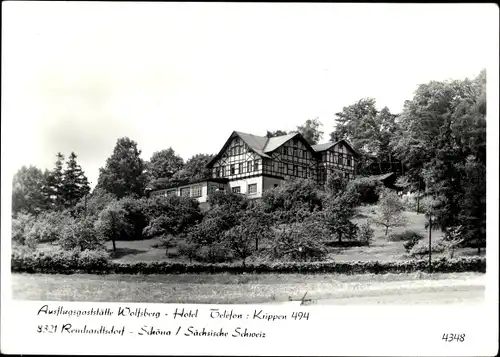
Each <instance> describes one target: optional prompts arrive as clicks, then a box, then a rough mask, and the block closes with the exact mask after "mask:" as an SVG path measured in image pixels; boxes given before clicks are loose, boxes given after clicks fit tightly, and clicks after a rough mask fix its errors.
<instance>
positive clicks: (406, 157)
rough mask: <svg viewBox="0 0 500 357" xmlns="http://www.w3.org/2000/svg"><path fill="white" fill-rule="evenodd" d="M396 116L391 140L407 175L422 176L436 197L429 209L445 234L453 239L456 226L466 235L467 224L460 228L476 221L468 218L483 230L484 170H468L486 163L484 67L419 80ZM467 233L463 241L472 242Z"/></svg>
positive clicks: (476, 231) (482, 167)
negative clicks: (454, 76)
mask: <svg viewBox="0 0 500 357" xmlns="http://www.w3.org/2000/svg"><path fill="white" fill-rule="evenodd" d="M399 122H400V127H401V130H400V131H399V135H398V136H396V137H395V140H394V142H393V146H394V148H395V150H396V153H397V155H399V158H400V159H401V160H403V161H404V163H405V165H406V166H407V167H408V168H409V170H408V175H410V176H412V177H414V178H415V179H413V180H414V181H417V179H422V180H423V181H424V182H425V186H426V191H427V194H428V195H431V196H433V197H434V198H435V200H436V201H437V204H436V205H435V207H434V211H433V214H434V217H435V223H436V225H437V226H438V227H440V228H441V229H442V230H443V231H444V233H445V238H446V239H452V238H451V237H452V235H453V234H452V232H456V231H459V232H462V233H461V234H463V235H464V236H466V235H467V232H468V231H470V230H469V229H463V227H464V225H463V223H465V222H475V223H470V224H469V223H467V224H468V226H469V228H470V229H472V231H474V232H475V233H476V237H477V236H482V233H481V232H485V227H486V220H485V219H484V213H483V214H481V213H480V212H484V205H483V202H485V200H486V192H485V189H484V187H485V183H484V182H485V181H484V180H485V176H483V177H482V178H479V179H473V180H471V177H472V176H474V175H472V171H475V172H479V173H481V172H484V171H485V167H486V73H485V72H484V71H483V72H481V74H480V75H479V76H478V77H477V78H475V79H474V80H469V79H465V80H453V81H444V82H436V81H432V82H430V83H427V84H423V85H420V86H419V87H418V89H417V91H416V92H415V95H414V98H413V99H412V100H411V101H407V102H406V103H405V106H404V108H403V112H402V113H401V115H400V118H399ZM471 170H472V171H471ZM467 217H469V218H471V220H470V221H469V220H468V218H467ZM460 227H462V228H460ZM473 227H476V229H474V228H473ZM469 238H470V236H469ZM469 238H467V239H466V242H465V244H469V243H471V242H472V240H470V239H469ZM467 241H468V242H467Z"/></svg>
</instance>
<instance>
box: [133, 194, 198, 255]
mask: <svg viewBox="0 0 500 357" xmlns="http://www.w3.org/2000/svg"><path fill="white" fill-rule="evenodd" d="M146 212H147V216H148V220H149V223H148V225H147V226H146V227H145V228H144V230H143V235H144V236H145V237H156V236H159V237H161V239H162V240H163V242H164V245H165V248H166V251H165V253H166V254H167V253H168V246H169V242H170V241H171V240H172V239H173V236H177V235H179V234H182V233H185V232H187V230H188V229H189V228H191V227H193V226H194V225H196V224H197V223H199V222H200V221H201V219H202V215H201V211H200V208H199V204H198V201H196V200H193V199H190V198H189V197H178V196H172V197H155V198H153V199H150V200H148V206H147V209H146Z"/></svg>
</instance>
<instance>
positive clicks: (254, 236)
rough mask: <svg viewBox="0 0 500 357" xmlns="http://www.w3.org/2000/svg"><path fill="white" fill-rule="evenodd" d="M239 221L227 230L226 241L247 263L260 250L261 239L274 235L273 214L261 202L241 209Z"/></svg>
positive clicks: (236, 254)
mask: <svg viewBox="0 0 500 357" xmlns="http://www.w3.org/2000/svg"><path fill="white" fill-rule="evenodd" d="M238 221H239V223H238V225H237V226H234V227H232V228H230V229H229V230H227V231H226V232H225V238H224V242H225V243H226V244H227V245H228V247H229V248H230V249H231V250H232V251H233V253H234V254H235V256H237V257H239V258H240V259H242V261H243V265H245V260H246V258H248V257H249V256H251V255H252V254H253V252H254V251H258V250H259V241H260V240H261V239H269V238H271V236H272V228H271V223H272V220H271V216H270V215H269V214H267V213H266V212H264V210H263V207H262V205H261V204H259V203H256V204H252V205H251V206H250V207H248V208H247V209H246V210H241V211H239V219H238Z"/></svg>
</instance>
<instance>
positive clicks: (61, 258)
mask: <svg viewBox="0 0 500 357" xmlns="http://www.w3.org/2000/svg"><path fill="white" fill-rule="evenodd" d="M11 261H12V266H11V269H12V271H13V272H26V273H49V274H57V273H67V274H71V273H81V272H87V273H94V274H99V273H103V274H104V273H116V274H189V273H231V274H242V273H257V274H259V273H276V274H287V273H292V274H295V273H306V274H307V273H310V274H313V273H314V274H329V273H337V274H360V273H361V274H363V273H373V274H384V273H411V272H417V271H428V269H429V263H428V261H427V260H405V261H383V262H380V261H350V262H332V261H328V262H275V263H249V264H247V265H241V264H229V263H222V264H202V263H171V262H149V263H137V262H119V263H118V262H111V261H109V260H108V256H107V254H106V253H105V252H102V251H95V252H93V251H86V252H79V251H60V252H56V253H51V254H44V253H42V252H31V253H29V254H19V253H18V252H13V253H12V260H11ZM432 271H433V272H436V273H453V272H469V271H470V272H481V273H484V272H485V271H486V258H485V257H461V258H458V259H447V258H444V257H443V258H439V259H434V260H433V261H432Z"/></svg>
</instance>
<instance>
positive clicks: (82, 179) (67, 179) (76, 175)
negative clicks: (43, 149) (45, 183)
mask: <svg viewBox="0 0 500 357" xmlns="http://www.w3.org/2000/svg"><path fill="white" fill-rule="evenodd" d="M76 158H77V155H76V154H75V153H74V152H72V153H71V154H70V156H69V159H68V161H67V162H66V170H64V175H63V182H62V187H61V196H62V201H63V203H64V206H65V207H67V208H68V207H74V206H75V205H76V204H77V203H78V201H80V199H81V198H82V197H84V196H85V195H87V194H88V193H89V192H90V186H89V183H88V180H87V177H86V176H85V173H84V172H83V170H82V168H81V166H80V165H78V164H77V162H76Z"/></svg>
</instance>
